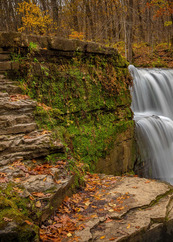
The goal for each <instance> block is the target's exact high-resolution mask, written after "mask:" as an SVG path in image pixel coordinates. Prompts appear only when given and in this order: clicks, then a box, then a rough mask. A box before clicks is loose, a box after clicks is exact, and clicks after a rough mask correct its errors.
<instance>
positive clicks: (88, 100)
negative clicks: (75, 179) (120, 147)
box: [20, 53, 132, 170]
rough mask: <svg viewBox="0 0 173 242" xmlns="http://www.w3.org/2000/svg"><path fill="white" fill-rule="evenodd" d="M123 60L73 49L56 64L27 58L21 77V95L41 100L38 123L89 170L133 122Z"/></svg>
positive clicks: (38, 109) (128, 79)
mask: <svg viewBox="0 0 173 242" xmlns="http://www.w3.org/2000/svg"><path fill="white" fill-rule="evenodd" d="M127 64H128V63H127V62H126V61H125V60H124V59H123V58H121V56H119V55H115V56H114V55H112V56H107V57H103V56H99V55H95V56H94V55H93V56H87V57H86V56H84V55H83V54H80V55H79V53H76V56H75V57H74V58H72V59H70V60H67V59H66V60H65V61H63V60H61V61H60V60H58V61H57V63H46V62H45V63H34V62H30V63H29V68H28V72H27V75H26V76H24V78H23V79H21V81H20V83H21V87H22V88H23V90H24V91H25V93H26V94H29V95H30V96H31V98H33V99H36V100H37V101H38V102H39V103H40V104H39V107H37V111H36V119H37V121H38V124H39V126H40V127H42V128H46V129H50V130H52V129H56V130H57V133H58V134H59V136H60V137H61V139H64V142H65V143H66V144H67V145H68V147H69V148H70V150H71V151H72V153H73V155H74V156H75V158H76V159H77V160H81V161H83V162H85V163H86V164H88V165H89V167H90V168H91V169H92V170H94V166H95V163H96V162H97V160H98V159H99V158H100V157H105V156H106V155H107V154H108V153H109V150H110V149H111V148H112V144H113V143H114V141H115V140H116V136H117V134H118V133H119V132H123V131H125V130H126V129H128V127H129V125H131V123H132V121H131V120H132V114H131V110H130V104H131V98H130V92H129V88H128V87H129V84H130V82H131V80H130V77H129V74H128V70H127ZM27 67H28V64H27ZM45 105H46V106H45Z"/></svg>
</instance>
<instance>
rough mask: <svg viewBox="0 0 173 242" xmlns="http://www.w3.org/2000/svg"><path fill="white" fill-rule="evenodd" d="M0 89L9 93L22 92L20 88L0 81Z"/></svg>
mask: <svg viewBox="0 0 173 242" xmlns="http://www.w3.org/2000/svg"><path fill="white" fill-rule="evenodd" d="M0 91H1V92H7V93H9V94H16V93H22V90H21V88H20V87H18V86H15V85H13V84H12V82H11V83H4V85H3V83H0Z"/></svg>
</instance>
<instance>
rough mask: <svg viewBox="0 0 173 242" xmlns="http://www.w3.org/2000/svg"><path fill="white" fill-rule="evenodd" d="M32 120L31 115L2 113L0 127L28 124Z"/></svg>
mask: <svg viewBox="0 0 173 242" xmlns="http://www.w3.org/2000/svg"><path fill="white" fill-rule="evenodd" d="M32 122H33V115H32V114H30V113H28V114H26V115H25V114H21V115H3V116H0V129H3V128H9V127H12V126H14V125H17V124H28V123H32Z"/></svg>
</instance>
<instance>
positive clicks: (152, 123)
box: [129, 65, 173, 184]
mask: <svg viewBox="0 0 173 242" xmlns="http://www.w3.org/2000/svg"><path fill="white" fill-rule="evenodd" d="M129 71H130V73H131V75H132V77H133V86H132V87H131V95H132V106H131V108H132V111H133V112H134V119H135V123H136V135H137V142H138V145H139V148H140V152H141V156H142V158H143V159H144V160H145V161H146V162H148V164H149V166H150V167H151V170H150V173H151V176H152V177H153V178H156V179H160V180H164V181H167V182H169V183H171V184H173V70H169V69H168V70H167V69H137V68H135V67H134V66H132V65H130V66H129Z"/></svg>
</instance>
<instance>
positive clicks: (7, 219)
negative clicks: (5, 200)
mask: <svg viewBox="0 0 173 242" xmlns="http://www.w3.org/2000/svg"><path fill="white" fill-rule="evenodd" d="M3 219H4V221H5V222H11V221H12V219H11V218H7V217H3Z"/></svg>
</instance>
